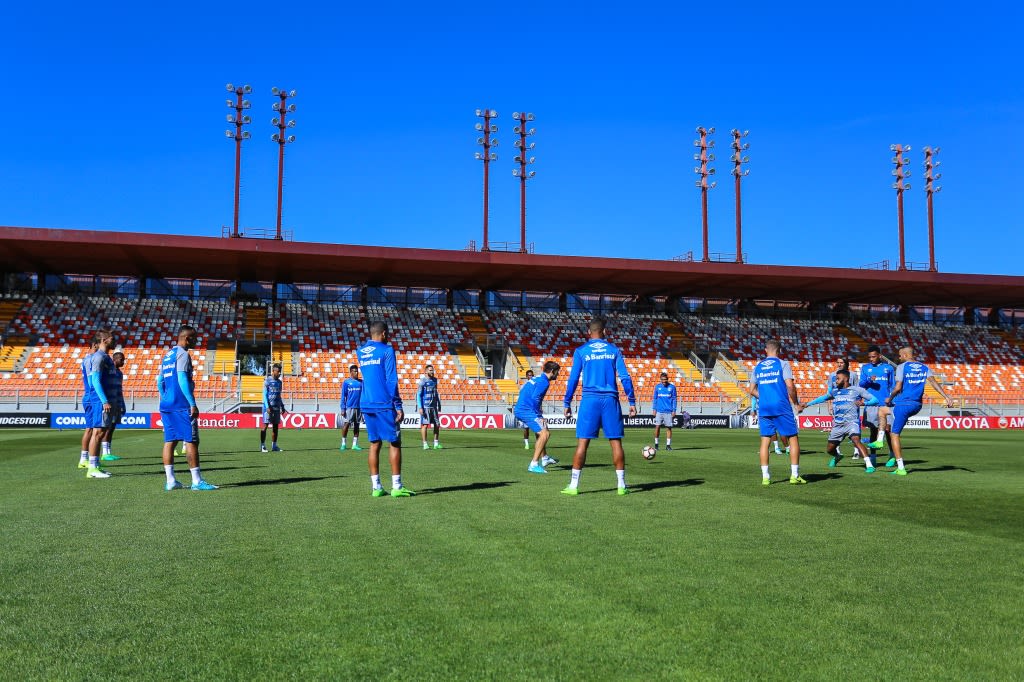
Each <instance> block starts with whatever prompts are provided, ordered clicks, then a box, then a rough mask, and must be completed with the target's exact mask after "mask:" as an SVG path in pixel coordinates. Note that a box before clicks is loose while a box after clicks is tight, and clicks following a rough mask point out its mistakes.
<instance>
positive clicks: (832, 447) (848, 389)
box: [798, 369, 878, 474]
mask: <svg viewBox="0 0 1024 682" xmlns="http://www.w3.org/2000/svg"><path fill="white" fill-rule="evenodd" d="M834 376H835V380H834V381H833V382H832V388H830V389H829V390H828V391H826V392H825V394H824V395H820V396H818V397H817V398H815V399H814V400H812V401H810V402H808V403H804V404H802V405H800V407H799V409H798V412H803V411H804V409H806V408H807V407H810V406H811V405H817V404H819V403H823V402H826V401H828V400H831V401H832V430H831V432H829V435H828V448H827V450H828V455H829V457H831V459H829V462H828V465H829V467H835V466H836V465H837V464H839V461H840V460H841V459H842V458H843V456H842V455H841V454H839V444H840V443H842V442H843V439H844V438H849V439H850V442H851V443H853V447H854V448H855V449H856V450H857V452H860V453H861V455H862V456H863V457H864V471H865V472H866V473H869V474H873V473H875V464H874V462H873V461H872V459H871V453H870V452H869V451H868V449H867V447H865V445H864V443H862V442H861V439H860V431H861V426H860V403H863V404H864V405H869V406H870V405H877V404H878V401H877V400H876V399H875V397H874V396H873V395H871V394H870V393H868V392H867V389H864V388H861V387H860V386H851V385H850V370H848V369H837V370H836V371H835V375H834Z"/></svg>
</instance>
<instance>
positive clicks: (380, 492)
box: [370, 488, 388, 497]
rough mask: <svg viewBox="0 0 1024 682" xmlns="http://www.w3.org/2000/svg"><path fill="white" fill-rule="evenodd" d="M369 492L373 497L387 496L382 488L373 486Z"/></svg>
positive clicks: (386, 492)
mask: <svg viewBox="0 0 1024 682" xmlns="http://www.w3.org/2000/svg"><path fill="white" fill-rule="evenodd" d="M370 494H371V495H373V496H374V497H387V494H388V491H387V490H384V488H374V489H373V492H371V493H370Z"/></svg>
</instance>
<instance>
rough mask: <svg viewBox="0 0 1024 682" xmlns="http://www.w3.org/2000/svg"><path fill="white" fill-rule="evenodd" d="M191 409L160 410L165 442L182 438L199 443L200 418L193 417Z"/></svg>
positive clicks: (185, 441)
mask: <svg viewBox="0 0 1024 682" xmlns="http://www.w3.org/2000/svg"><path fill="white" fill-rule="evenodd" d="M190 412H191V410H190V409H189V408H187V407H186V408H185V409H183V410H160V421H162V422H163V423H164V442H165V443H173V442H174V441H176V440H180V441H182V442H184V443H195V444H196V445H198V444H199V420H198V419H192V417H191V415H190Z"/></svg>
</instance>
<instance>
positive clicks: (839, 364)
mask: <svg viewBox="0 0 1024 682" xmlns="http://www.w3.org/2000/svg"><path fill="white" fill-rule="evenodd" d="M840 370H846V372H847V373H848V374H849V381H847V382H846V384H847V386H856V385H857V382H858V381H859V378H858V376H857V373H856V372H851V371H850V361H849V360H848V359H846V358H845V357H840V358H836V369H835V371H834V372H832V373H831V374H829V375H828V381H827V382H825V393H828V392H830V391H831V390H832V389H834V388H835V387H836V375H837V374H838V372H839V371H840ZM851 442H852V441H851ZM836 456H837V457H838V458H839V459H842V458H843V453H842V452H840V451H839V445H836ZM853 458H854V459H860V450H859V449H858V448H856V447H855V448H854V449H853Z"/></svg>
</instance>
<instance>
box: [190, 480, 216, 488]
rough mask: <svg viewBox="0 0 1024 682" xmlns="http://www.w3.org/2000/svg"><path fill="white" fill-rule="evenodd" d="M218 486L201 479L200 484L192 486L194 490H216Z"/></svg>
mask: <svg viewBox="0 0 1024 682" xmlns="http://www.w3.org/2000/svg"><path fill="white" fill-rule="evenodd" d="M216 489H217V486H215V485H214V484H212V483H207V482H206V481H204V480H202V479H200V481H199V482H198V483H193V484H192V490H216Z"/></svg>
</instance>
